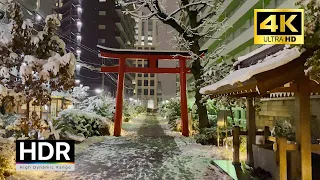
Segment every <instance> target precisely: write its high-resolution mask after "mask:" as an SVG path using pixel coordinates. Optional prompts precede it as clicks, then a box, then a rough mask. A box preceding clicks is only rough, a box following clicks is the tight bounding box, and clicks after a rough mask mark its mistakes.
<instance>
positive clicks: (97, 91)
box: [94, 89, 102, 94]
mask: <svg viewBox="0 0 320 180" xmlns="http://www.w3.org/2000/svg"><path fill="white" fill-rule="evenodd" d="M94 91H95V92H96V93H97V94H100V93H101V92H102V90H101V89H95V90H94Z"/></svg>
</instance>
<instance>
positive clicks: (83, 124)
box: [57, 109, 112, 137]
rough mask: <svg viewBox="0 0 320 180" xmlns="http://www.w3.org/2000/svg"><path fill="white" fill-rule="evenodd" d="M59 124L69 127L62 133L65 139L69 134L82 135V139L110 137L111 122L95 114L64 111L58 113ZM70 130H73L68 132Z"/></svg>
mask: <svg viewBox="0 0 320 180" xmlns="http://www.w3.org/2000/svg"><path fill="white" fill-rule="evenodd" d="M57 120H58V121H59V122H58V124H59V123H63V124H64V125H69V128H68V130H69V131H68V130H66V131H64V132H62V133H61V134H63V135H64V136H65V137H67V136H68V135H67V134H66V133H69V134H73V135H78V134H82V135H84V137H91V136H104V135H110V134H111V133H112V132H111V131H110V130H111V128H112V122H111V121H109V120H107V119H106V118H104V117H102V116H99V115H97V114H95V113H89V112H84V111H80V110H78V109H65V110H63V111H61V112H60V113H59V116H58V119H57ZM70 127H71V129H73V130H70ZM70 131H71V132H70Z"/></svg>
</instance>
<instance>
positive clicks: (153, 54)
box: [98, 45, 191, 136]
mask: <svg viewBox="0 0 320 180" xmlns="http://www.w3.org/2000/svg"><path fill="white" fill-rule="evenodd" d="M98 48H99V49H100V56H101V57H103V58H114V59H118V60H119V65H118V66H108V67H107V66H102V67H101V72H102V73H111V72H113V73H118V84H117V95H116V112H115V118H114V135H115V136H120V135H121V124H122V106H123V87H124V77H125V73H165V74H180V98H181V106H180V107H181V121H182V135H183V136H189V128H188V106H187V85H186V81H187V78H186V74H187V73H190V72H191V70H190V68H187V67H186V60H187V57H189V54H188V52H185V51H171V52H169V51H146V50H134V49H113V48H107V47H103V46H100V45H98ZM176 55H178V56H176ZM128 59H139V60H140V59H145V60H148V61H149V67H144V68H141V67H129V66H126V60H128ZM160 59H162V60H179V67H177V68H158V67H157V61H158V60H160Z"/></svg>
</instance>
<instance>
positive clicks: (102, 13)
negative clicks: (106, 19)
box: [99, 11, 107, 16]
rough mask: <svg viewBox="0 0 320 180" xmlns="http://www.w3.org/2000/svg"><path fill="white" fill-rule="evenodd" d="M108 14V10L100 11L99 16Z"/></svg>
mask: <svg viewBox="0 0 320 180" xmlns="http://www.w3.org/2000/svg"><path fill="white" fill-rule="evenodd" d="M105 15H107V11H99V16H105Z"/></svg>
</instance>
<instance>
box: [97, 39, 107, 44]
mask: <svg viewBox="0 0 320 180" xmlns="http://www.w3.org/2000/svg"><path fill="white" fill-rule="evenodd" d="M98 43H99V44H104V43H106V39H98Z"/></svg>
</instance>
